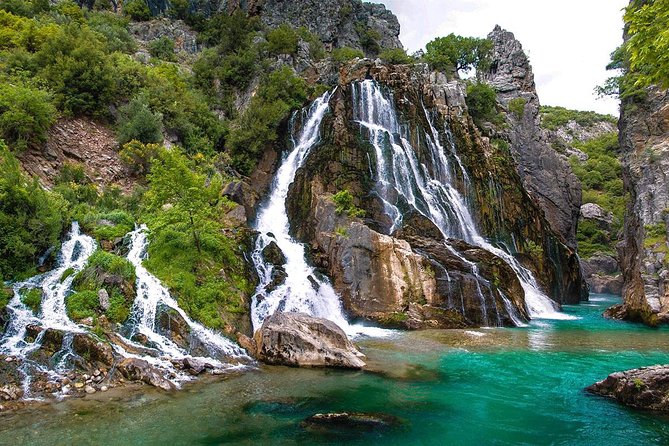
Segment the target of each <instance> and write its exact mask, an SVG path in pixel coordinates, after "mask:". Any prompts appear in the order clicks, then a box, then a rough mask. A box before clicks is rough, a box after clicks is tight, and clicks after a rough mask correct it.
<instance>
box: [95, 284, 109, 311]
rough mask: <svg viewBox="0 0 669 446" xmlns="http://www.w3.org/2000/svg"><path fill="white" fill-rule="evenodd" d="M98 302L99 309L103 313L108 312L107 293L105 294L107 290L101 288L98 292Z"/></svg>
mask: <svg viewBox="0 0 669 446" xmlns="http://www.w3.org/2000/svg"><path fill="white" fill-rule="evenodd" d="M98 301H99V302H100V308H102V309H103V310H104V311H107V310H109V305H110V302H109V293H107V290H105V289H104V288H101V289H100V290H99V291H98Z"/></svg>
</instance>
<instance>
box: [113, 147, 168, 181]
mask: <svg viewBox="0 0 669 446" xmlns="http://www.w3.org/2000/svg"><path fill="white" fill-rule="evenodd" d="M160 149H161V146H160V145H158V144H142V143H141V142H139V141H137V140H132V141H130V142H129V143H127V144H124V145H123V148H122V149H121V151H120V152H119V154H120V155H121V159H122V160H123V162H124V163H126V164H127V165H128V166H129V167H130V168H131V169H132V170H133V171H134V172H135V173H136V174H138V175H146V174H147V173H149V168H150V166H151V160H153V159H154V158H155V157H156V156H158V152H159V151H160Z"/></svg>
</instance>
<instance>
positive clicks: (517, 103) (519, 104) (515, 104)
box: [509, 97, 527, 119]
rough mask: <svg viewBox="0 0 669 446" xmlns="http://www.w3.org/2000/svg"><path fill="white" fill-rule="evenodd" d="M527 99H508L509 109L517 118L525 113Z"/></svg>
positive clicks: (520, 117)
mask: <svg viewBox="0 0 669 446" xmlns="http://www.w3.org/2000/svg"><path fill="white" fill-rule="evenodd" d="M526 104H527V100H526V99H525V98H522V97H518V98H513V99H511V100H510V101H509V111H511V113H513V114H514V115H515V116H516V118H517V119H522V118H523V115H524V114H525V105H526Z"/></svg>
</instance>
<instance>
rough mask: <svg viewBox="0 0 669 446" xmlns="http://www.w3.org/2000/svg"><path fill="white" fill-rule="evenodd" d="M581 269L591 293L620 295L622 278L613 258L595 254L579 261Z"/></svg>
mask: <svg viewBox="0 0 669 446" xmlns="http://www.w3.org/2000/svg"><path fill="white" fill-rule="evenodd" d="M581 269H582V271H583V277H584V278H585V281H586V282H587V284H588V287H590V291H591V292H593V293H606V294H617V295H621V293H622V289H623V276H622V273H621V272H620V267H619V265H618V260H617V259H616V258H615V257H613V256H610V255H607V254H601V253H600V254H595V255H594V256H592V257H590V258H589V259H587V260H581Z"/></svg>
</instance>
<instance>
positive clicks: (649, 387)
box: [585, 365, 669, 412]
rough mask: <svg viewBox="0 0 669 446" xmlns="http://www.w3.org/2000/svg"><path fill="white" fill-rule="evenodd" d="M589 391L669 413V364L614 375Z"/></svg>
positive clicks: (640, 406)
mask: <svg viewBox="0 0 669 446" xmlns="http://www.w3.org/2000/svg"><path fill="white" fill-rule="evenodd" d="M585 390H586V391H588V392H590V393H594V394H597V395H601V396H605V397H608V398H613V399H615V400H616V401H618V402H619V403H621V404H624V405H626V406H630V407H634V408H637V409H647V410H656V411H662V412H669V398H668V397H667V395H668V394H669V365H656V366H652V367H642V368H640V369H632V370H627V371H624V372H616V373H612V374H611V375H609V376H608V377H607V378H606V379H605V380H603V381H599V382H597V383H595V384H593V385H591V386H589V387H587V388H586V389H585Z"/></svg>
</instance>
